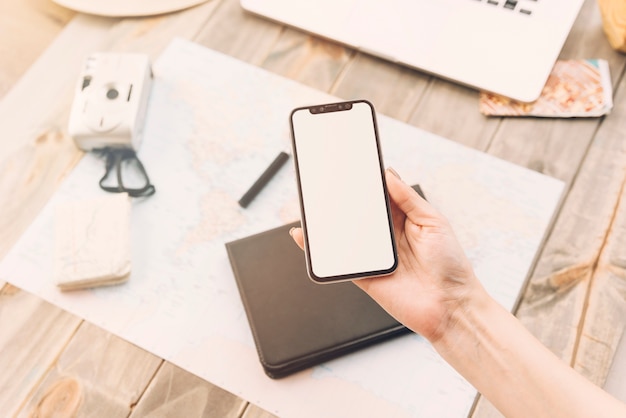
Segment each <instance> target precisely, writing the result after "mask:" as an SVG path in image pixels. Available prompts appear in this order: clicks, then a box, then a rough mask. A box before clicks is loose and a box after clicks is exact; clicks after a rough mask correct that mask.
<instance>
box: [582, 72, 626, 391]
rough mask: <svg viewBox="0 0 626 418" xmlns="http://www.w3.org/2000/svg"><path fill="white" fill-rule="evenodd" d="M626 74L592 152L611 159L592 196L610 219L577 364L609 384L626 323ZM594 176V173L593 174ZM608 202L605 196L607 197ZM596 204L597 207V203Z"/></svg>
mask: <svg viewBox="0 0 626 418" xmlns="http://www.w3.org/2000/svg"><path fill="white" fill-rule="evenodd" d="M625 99H626V78H622V80H621V83H620V86H619V88H618V90H617V95H616V106H615V108H614V110H613V112H612V114H611V116H610V118H607V119H606V120H605V121H604V124H603V125H602V126H601V127H600V129H599V130H598V133H597V135H596V138H595V140H594V144H593V148H592V151H593V150H595V149H596V148H602V149H603V150H604V151H605V154H606V156H605V158H604V160H603V161H602V166H598V167H596V169H597V171H596V172H595V173H593V174H594V178H593V179H591V178H590V179H588V181H589V182H591V181H593V182H594V184H595V189H594V191H593V196H591V198H592V199H593V200H592V201H594V202H595V201H596V199H600V198H601V195H605V196H603V197H604V199H605V201H606V203H605V204H604V205H603V206H605V207H606V209H607V212H608V213H607V217H608V218H609V219H608V221H609V222H610V223H609V224H608V225H607V226H608V228H607V229H608V235H607V238H606V241H605V242H603V243H602V244H603V245H604V246H603V248H602V252H601V254H600V257H599V259H598V261H597V263H596V265H595V266H594V270H593V272H592V276H591V290H590V294H589V300H588V307H587V311H586V315H585V319H584V325H583V326H582V332H581V335H580V342H579V344H578V347H577V351H576V353H575V359H574V363H573V365H574V367H575V368H576V369H577V370H579V371H580V372H581V373H582V374H583V375H585V376H586V377H587V378H589V379H590V380H591V381H593V382H594V383H596V384H598V385H603V384H604V380H605V379H606V376H607V373H608V367H609V366H610V364H611V360H612V357H613V354H614V352H615V349H616V346H617V343H618V342H619V339H620V337H621V334H622V332H623V329H624V326H626V255H625V254H624V248H626V190H625V188H624V184H625V182H626V144H625V143H624V140H623V132H624V129H626V100H625ZM590 175H591V173H590ZM601 202H603V201H601ZM593 206H596V205H595V204H594V205H593Z"/></svg>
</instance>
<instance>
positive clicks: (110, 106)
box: [68, 53, 153, 151]
mask: <svg viewBox="0 0 626 418" xmlns="http://www.w3.org/2000/svg"><path fill="white" fill-rule="evenodd" d="M152 79H153V76H152V70H151V67H150V59H149V58H148V56H147V55H143V54H129V53H95V54H91V55H89V56H88V57H87V59H86V60H85V63H84V66H83V69H82V71H81V74H80V77H79V79H78V82H77V85H76V92H75V95H74V102H73V104H72V110H71V113H70V121H69V129H68V131H69V134H70V135H71V136H72V137H73V138H74V142H75V143H76V145H77V146H78V147H79V148H80V149H82V150H84V151H91V150H93V149H99V148H106V147H113V148H132V149H134V150H138V149H139V145H140V143H141V137H142V134H143V126H144V119H145V116H146V109H147V107H148V98H149V96H150V90H151V87H152Z"/></svg>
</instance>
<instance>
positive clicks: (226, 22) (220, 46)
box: [194, 0, 282, 65]
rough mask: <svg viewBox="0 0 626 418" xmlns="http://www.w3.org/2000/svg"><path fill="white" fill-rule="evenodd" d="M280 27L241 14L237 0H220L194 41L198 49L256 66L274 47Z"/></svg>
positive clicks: (280, 30)
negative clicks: (213, 13) (222, 54)
mask: <svg viewBox="0 0 626 418" xmlns="http://www.w3.org/2000/svg"><path fill="white" fill-rule="evenodd" d="M281 32H282V27H281V26H280V25H277V24H275V23H272V22H269V21H267V20H264V19H261V18H259V17H257V16H253V15H251V14H249V13H246V12H244V11H243V9H242V8H241V6H240V5H239V1H237V0H222V2H221V4H220V5H219V7H218V9H217V10H216V12H215V16H214V17H213V18H212V19H211V20H209V21H208V22H207V24H206V25H204V27H203V29H202V31H200V32H199V33H198V34H197V36H196V37H195V38H194V41H195V42H197V43H199V44H200V45H204V46H206V47H208V48H211V49H214V50H216V51H219V52H223V53H225V54H227V55H230V56H232V57H234V58H238V59H240V60H242V61H245V62H248V63H251V64H256V65H259V64H260V63H261V62H263V61H264V60H265V59H266V58H267V55H268V53H269V50H270V49H271V47H272V46H273V45H274V44H275V43H276V41H277V39H278V37H279V36H280V33H281Z"/></svg>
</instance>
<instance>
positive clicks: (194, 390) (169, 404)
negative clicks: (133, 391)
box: [131, 362, 247, 418]
mask: <svg viewBox="0 0 626 418" xmlns="http://www.w3.org/2000/svg"><path fill="white" fill-rule="evenodd" d="M246 405H247V402H246V401H244V400H243V399H241V398H238V397H237V396H235V395H233V394H231V393H229V392H227V391H225V390H223V389H220V388H218V387H217V386H215V385H213V384H211V383H208V382H206V381H204V380H202V379H200V378H199V377H196V376H193V375H192V374H190V373H188V372H186V371H184V370H182V369H180V368H179V367H176V366H174V365H172V364H171V363H168V362H165V363H164V364H163V366H162V367H161V369H160V370H159V372H158V374H157V375H156V377H155V378H154V380H153V381H152V383H151V384H150V386H149V387H148V389H147V391H146V393H145V395H144V396H143V397H142V398H141V400H140V401H139V403H138V404H137V406H136V407H135V408H134V410H133V413H132V415H131V418H134V417H197V418H200V417H202V418H209V417H215V418H222V417H224V418H226V417H239V416H241V414H242V413H243V411H244V409H245V407H246Z"/></svg>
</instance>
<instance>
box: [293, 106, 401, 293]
mask: <svg viewBox="0 0 626 418" xmlns="http://www.w3.org/2000/svg"><path fill="white" fill-rule="evenodd" d="M357 103H364V104H366V105H367V106H368V107H369V109H370V112H371V115H372V124H373V129H374V137H375V141H376V150H377V154H378V165H379V171H380V178H381V180H382V186H383V192H384V193H383V194H384V199H385V207H386V212H387V223H388V226H389V234H390V239H391V246H392V253H393V265H392V266H391V267H389V268H387V269H381V270H374V271H363V272H354V273H349V274H339V275H333V276H325V277H319V276H317V275H316V274H315V273H314V272H313V268H312V262H311V252H310V247H309V242H308V239H307V236H308V230H307V222H306V214H305V210H304V200H303V195H302V186H301V180H300V169H299V163H298V150H297V145H296V140H295V130H294V122H293V117H294V115H295V114H296V112H301V111H308V112H310V113H312V114H322V113H330V112H342V111H350V110H352V107H353V105H354V104H357ZM322 109H323V110H322ZM289 127H290V134H291V146H292V151H293V157H294V159H293V160H294V166H295V172H296V183H297V188H298V198H299V203H300V215H301V225H302V230H303V233H304V252H305V260H306V267H307V273H308V276H309V278H310V279H311V280H312V281H313V282H315V283H319V284H329V283H338V282H344V281H352V280H356V279H363V278H366V277H373V276H384V275H388V274H391V273H393V272H394V271H395V270H396V268H397V267H398V252H397V248H396V240H395V234H394V228H393V218H392V215H391V203H390V200H389V193H388V190H387V182H386V181H385V169H384V163H383V156H382V150H381V144H380V136H379V133H378V122H377V120H376V111H375V109H374V106H373V105H372V103H371V102H369V101H368V100H364V99H359V100H349V101H342V102H333V103H325V104H317V105H310V106H302V107H297V108H295V109H293V110H292V111H291V113H290V115H289Z"/></svg>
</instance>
